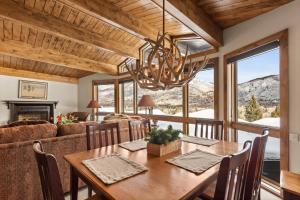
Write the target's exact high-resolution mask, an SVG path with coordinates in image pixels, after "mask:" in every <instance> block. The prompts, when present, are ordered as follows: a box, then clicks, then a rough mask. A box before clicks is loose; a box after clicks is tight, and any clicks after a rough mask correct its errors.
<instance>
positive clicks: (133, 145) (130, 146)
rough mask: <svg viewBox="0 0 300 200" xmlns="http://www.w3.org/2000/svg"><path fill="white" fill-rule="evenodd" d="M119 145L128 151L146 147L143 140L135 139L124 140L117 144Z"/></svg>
mask: <svg viewBox="0 0 300 200" xmlns="http://www.w3.org/2000/svg"><path fill="white" fill-rule="evenodd" d="M119 146H120V147H122V148H124V149H127V150H129V151H138V150H141V149H146V148H147V142H146V141H145V140H135V141H132V142H124V143H121V144H119Z"/></svg>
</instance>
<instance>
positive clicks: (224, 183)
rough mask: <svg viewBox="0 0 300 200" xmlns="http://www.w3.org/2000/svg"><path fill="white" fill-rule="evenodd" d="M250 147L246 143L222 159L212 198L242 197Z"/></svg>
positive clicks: (229, 199)
mask: <svg viewBox="0 0 300 200" xmlns="http://www.w3.org/2000/svg"><path fill="white" fill-rule="evenodd" d="M250 148H251V144H249V143H247V145H245V147H244V149H243V150H242V151H240V152H238V153H236V154H233V155H231V156H226V157H224V158H223V159H222V161H221V165H220V171H219V174H218V178H217V185H216V190H215V193H214V198H213V199H214V200H232V199H234V200H239V199H242V195H243V189H244V183H245V178H246V173H247V166H248V160H249V155H250Z"/></svg>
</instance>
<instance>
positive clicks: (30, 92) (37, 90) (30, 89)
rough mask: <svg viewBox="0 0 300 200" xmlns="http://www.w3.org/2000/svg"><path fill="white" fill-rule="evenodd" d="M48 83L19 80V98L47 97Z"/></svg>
mask: <svg viewBox="0 0 300 200" xmlns="http://www.w3.org/2000/svg"><path fill="white" fill-rule="evenodd" d="M47 95H48V83H46V82H36V81H25V80H20V81H19V98H24V99H44V100H46V99H47Z"/></svg>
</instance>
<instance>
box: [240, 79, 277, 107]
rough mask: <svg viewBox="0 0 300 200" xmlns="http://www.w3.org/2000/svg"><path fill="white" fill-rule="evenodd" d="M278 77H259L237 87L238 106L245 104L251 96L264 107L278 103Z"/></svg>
mask: <svg viewBox="0 0 300 200" xmlns="http://www.w3.org/2000/svg"><path fill="white" fill-rule="evenodd" d="M279 83H280V82H279V75H271V76H266V77H261V78H257V79H253V80H250V81H247V82H245V83H241V84H239V85H238V99H239V106H244V105H246V104H247V102H248V100H249V99H250V98H251V96H252V95H254V96H255V97H256V99H257V100H258V102H259V103H260V105H262V106H264V107H270V106H276V105H278V103H279V97H280V95H279Z"/></svg>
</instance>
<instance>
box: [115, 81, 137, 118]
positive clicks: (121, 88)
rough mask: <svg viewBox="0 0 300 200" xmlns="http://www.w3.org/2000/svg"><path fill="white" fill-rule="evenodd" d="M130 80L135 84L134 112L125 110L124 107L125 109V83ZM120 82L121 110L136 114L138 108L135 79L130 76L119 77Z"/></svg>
mask: <svg viewBox="0 0 300 200" xmlns="http://www.w3.org/2000/svg"><path fill="white" fill-rule="evenodd" d="M129 82H132V84H133V94H132V95H133V105H132V106H133V112H125V111H124V109H125V106H124V105H125V103H124V102H125V99H124V85H123V84H124V83H129ZM118 84H119V90H120V91H119V94H120V98H119V99H120V112H121V113H123V114H134V113H135V110H136V95H135V93H136V86H135V85H136V84H135V81H134V80H133V79H132V78H130V77H126V78H121V79H118Z"/></svg>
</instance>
